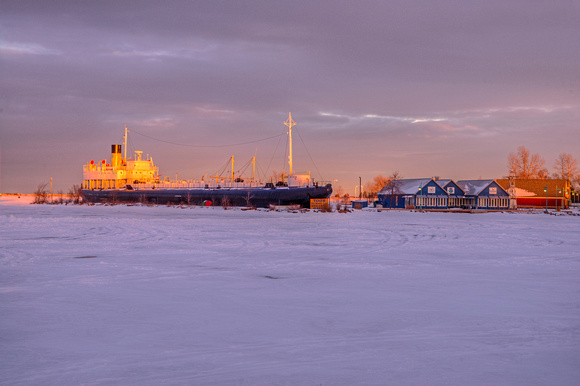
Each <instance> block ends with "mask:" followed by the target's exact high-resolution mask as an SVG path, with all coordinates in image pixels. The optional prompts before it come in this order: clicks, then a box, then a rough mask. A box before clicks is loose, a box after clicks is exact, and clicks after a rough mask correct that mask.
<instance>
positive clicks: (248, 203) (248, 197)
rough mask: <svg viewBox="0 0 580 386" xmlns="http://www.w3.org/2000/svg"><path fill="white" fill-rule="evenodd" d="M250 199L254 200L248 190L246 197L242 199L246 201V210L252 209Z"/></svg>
mask: <svg viewBox="0 0 580 386" xmlns="http://www.w3.org/2000/svg"><path fill="white" fill-rule="evenodd" d="M252 198H254V195H253V194H251V192H250V190H248V194H246V196H245V197H244V200H245V201H246V207H248V208H253V207H254V205H252Z"/></svg>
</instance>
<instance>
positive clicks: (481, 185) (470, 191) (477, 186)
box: [457, 180, 493, 196]
mask: <svg viewBox="0 0 580 386" xmlns="http://www.w3.org/2000/svg"><path fill="white" fill-rule="evenodd" d="M492 182H493V180H461V181H457V186H459V187H460V188H461V189H463V191H464V192H465V194H467V195H468V196H477V195H478V194H479V193H481V191H482V190H483V189H485V188H487V186H488V185H489V184H491V183H492Z"/></svg>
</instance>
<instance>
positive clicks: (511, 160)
mask: <svg viewBox="0 0 580 386" xmlns="http://www.w3.org/2000/svg"><path fill="white" fill-rule="evenodd" d="M545 163H546V161H544V159H543V158H542V157H540V155H539V154H534V155H530V151H529V150H528V149H526V147H525V146H520V147H518V151H517V153H515V154H514V153H510V154H509V156H508V168H509V171H510V173H513V174H514V175H515V176H516V178H522V179H530V178H542V177H544V178H545V176H546V175H547V171H546V170H545V169H544V164H545Z"/></svg>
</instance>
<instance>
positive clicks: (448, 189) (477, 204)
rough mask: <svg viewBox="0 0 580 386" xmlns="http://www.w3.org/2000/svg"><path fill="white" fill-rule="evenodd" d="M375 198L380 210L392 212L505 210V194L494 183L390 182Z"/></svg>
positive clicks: (432, 180)
mask: <svg viewBox="0 0 580 386" xmlns="http://www.w3.org/2000/svg"><path fill="white" fill-rule="evenodd" d="M377 197H378V203H379V204H381V205H382V206H383V208H392V209H484V210H505V209H508V208H509V194H508V193H507V192H506V191H505V190H504V189H503V188H502V187H501V186H500V185H499V184H498V183H497V182H496V181H495V180H461V181H457V182H455V181H453V180H450V179H438V178H417V179H401V180H394V181H391V182H389V183H388V184H387V185H385V187H383V189H381V191H380V192H379V193H378V194H377Z"/></svg>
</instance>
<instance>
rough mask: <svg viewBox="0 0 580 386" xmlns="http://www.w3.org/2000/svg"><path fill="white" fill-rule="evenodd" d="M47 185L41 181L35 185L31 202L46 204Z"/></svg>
mask: <svg viewBox="0 0 580 386" xmlns="http://www.w3.org/2000/svg"><path fill="white" fill-rule="evenodd" d="M47 186H48V184H47V183H46V182H45V183H42V184H39V185H38V186H37V187H36V190H35V191H34V201H32V203H33V204H46V203H48V192H47V190H46V187H47Z"/></svg>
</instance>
